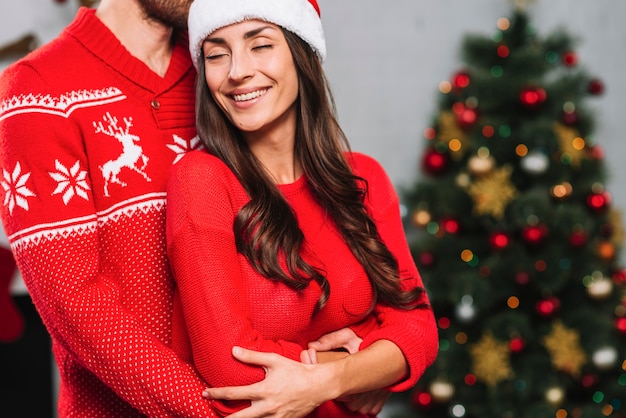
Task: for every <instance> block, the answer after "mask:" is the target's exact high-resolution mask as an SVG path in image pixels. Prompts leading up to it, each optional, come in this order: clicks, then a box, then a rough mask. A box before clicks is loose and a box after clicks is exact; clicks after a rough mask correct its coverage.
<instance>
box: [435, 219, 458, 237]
mask: <svg viewBox="0 0 626 418" xmlns="http://www.w3.org/2000/svg"><path fill="white" fill-rule="evenodd" d="M439 223H440V225H441V227H442V228H443V229H444V230H445V231H446V232H447V233H448V234H456V233H457V232H459V222H458V221H457V220H456V219H451V218H444V219H442V220H441V221H440V222H439Z"/></svg>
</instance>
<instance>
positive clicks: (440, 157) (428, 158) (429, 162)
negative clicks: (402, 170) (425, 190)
mask: <svg viewBox="0 0 626 418" xmlns="http://www.w3.org/2000/svg"><path fill="white" fill-rule="evenodd" d="M448 163H449V158H448V155H447V154H443V153H441V152H438V151H436V150H434V149H432V148H431V149H429V150H427V151H426V152H425V153H424V156H423V157H422V170H423V171H424V172H425V173H427V174H430V175H431V176H438V175H440V174H442V173H443V172H444V171H446V169H447V168H448Z"/></svg>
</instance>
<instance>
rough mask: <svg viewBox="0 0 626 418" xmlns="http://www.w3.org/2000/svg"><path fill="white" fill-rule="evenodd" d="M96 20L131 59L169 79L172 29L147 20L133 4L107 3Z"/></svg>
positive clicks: (105, 0)
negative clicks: (166, 75)
mask: <svg viewBox="0 0 626 418" xmlns="http://www.w3.org/2000/svg"><path fill="white" fill-rule="evenodd" d="M96 16H97V17H98V18H99V19H100V20H101V21H102V23H104V25H105V26H107V27H108V28H109V30H111V32H113V34H114V35H115V36H116V37H117V38H118V39H119V41H120V42H121V43H122V45H124V47H125V48H126V49H127V50H128V51H129V52H130V54H131V55H133V56H134V57H136V58H137V59H139V60H141V61H143V62H144V63H145V64H146V65H147V66H148V67H149V68H150V69H152V71H154V72H155V73H156V74H158V75H160V76H161V77H163V76H165V73H166V72H167V69H168V67H169V64H170V60H171V58H172V49H173V46H172V33H173V29H172V28H171V27H169V26H165V25H163V24H162V23H159V22H155V21H151V20H148V19H146V17H145V16H144V15H143V13H142V10H141V8H140V7H139V5H138V4H137V3H136V2H135V1H130V0H103V1H101V3H100V5H99V6H98V8H97V10H96Z"/></svg>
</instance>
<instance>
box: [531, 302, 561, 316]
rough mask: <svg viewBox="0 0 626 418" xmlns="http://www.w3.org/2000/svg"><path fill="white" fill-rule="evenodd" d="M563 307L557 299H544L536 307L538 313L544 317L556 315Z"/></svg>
mask: <svg viewBox="0 0 626 418" xmlns="http://www.w3.org/2000/svg"><path fill="white" fill-rule="evenodd" d="M560 306H561V302H559V300H558V299H557V298H555V297H550V298H547V299H542V300H540V301H539V302H537V304H536V305H535V309H537V313H538V314H539V315H541V316H544V317H550V316H552V315H554V314H555V313H556V311H557V310H558V309H559V307H560Z"/></svg>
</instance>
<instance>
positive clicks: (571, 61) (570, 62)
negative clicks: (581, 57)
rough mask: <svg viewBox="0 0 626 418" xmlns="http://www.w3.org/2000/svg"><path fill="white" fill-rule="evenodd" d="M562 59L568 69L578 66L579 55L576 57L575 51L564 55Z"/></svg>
mask: <svg viewBox="0 0 626 418" xmlns="http://www.w3.org/2000/svg"><path fill="white" fill-rule="evenodd" d="M561 59H562V61H563V64H565V65H567V66H568V67H573V66H575V65H576V64H578V55H576V53H575V52H573V51H568V52H566V53H565V54H563V56H562V57H561Z"/></svg>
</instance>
